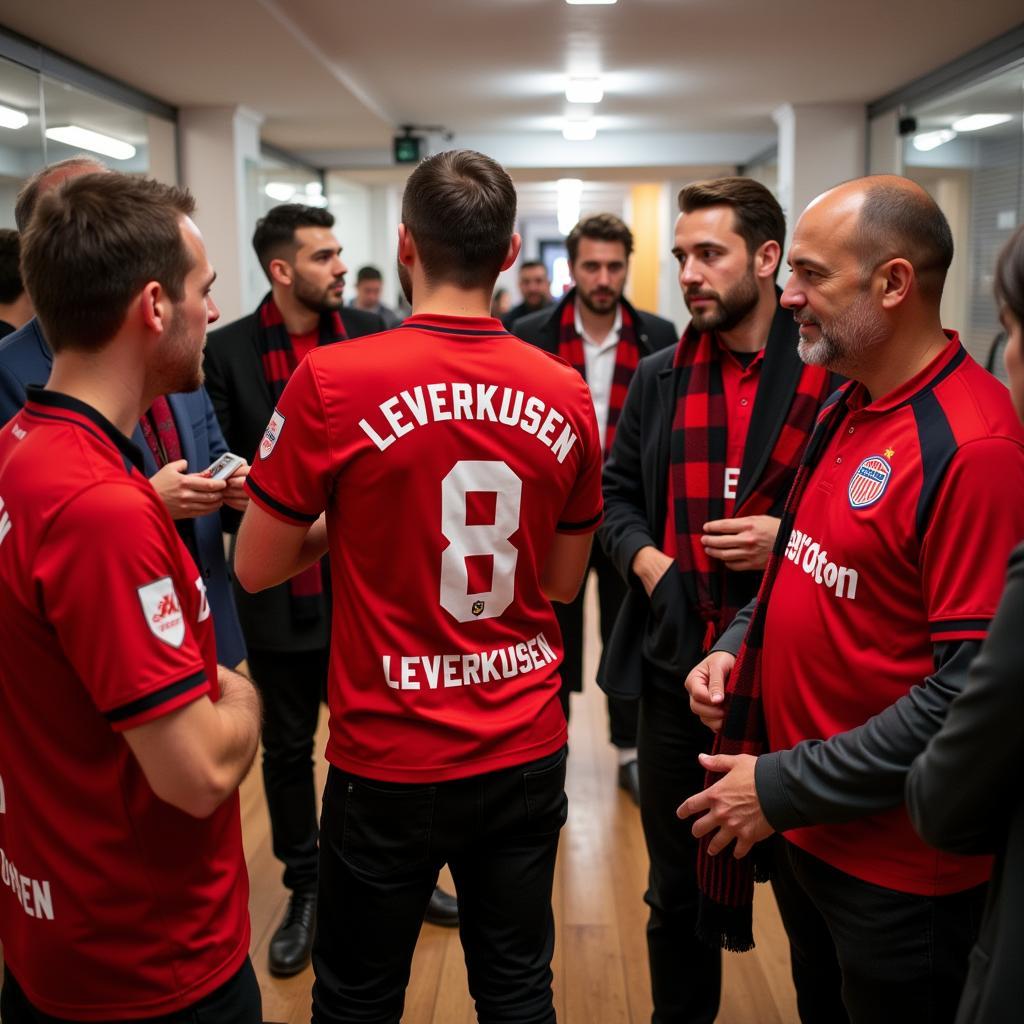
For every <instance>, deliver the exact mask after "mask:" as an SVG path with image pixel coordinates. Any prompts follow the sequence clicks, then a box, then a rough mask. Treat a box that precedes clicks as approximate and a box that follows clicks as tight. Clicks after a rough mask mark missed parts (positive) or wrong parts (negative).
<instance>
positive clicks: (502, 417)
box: [260, 383, 579, 462]
mask: <svg viewBox="0 0 1024 1024" xmlns="http://www.w3.org/2000/svg"><path fill="white" fill-rule="evenodd" d="M402 406H404V407H405V408H401V407H402ZM378 408H379V409H380V414H381V416H382V417H383V420H384V422H378V423H377V424H376V425H374V424H373V423H371V422H370V421H369V420H366V419H362V420H360V421H359V426H360V427H361V428H362V431H363V433H364V434H366V436H367V437H368V438H369V439H370V440H371V441H372V442H373V443H374V444H375V445H376V446H377V448H378V449H379V450H380V451H382V452H383V451H386V450H387V449H388V448H390V447H391V445H393V444H394V443H395V441H397V440H398V438H400V437H404V436H405V435H406V434H408V433H409V432H410V431H411V430H415V429H416V428H417V427H423V426H426V425H427V424H428V423H443V422H445V421H447V420H477V421H478V422H487V423H501V424H504V425H505V426H508V427H518V428H519V429H520V430H522V431H523V432H524V433H526V434H532V435H534V436H535V437H536V438H537V439H538V440H539V441H540V442H541V443H542V444H543V445H545V446H546V447H547V448H550V449H551V453H552V454H553V455H554V456H555V458H556V459H557V460H558V461H559V462H565V458H566V456H567V455H568V454H569V452H571V451H572V449H573V447H574V446H575V444H576V442H577V441H578V440H579V438H578V437H577V435H576V434H575V433H574V432H573V429H572V427H571V426H570V425H569V423H568V421H567V419H566V417H565V416H563V415H562V413H560V412H558V411H557V410H555V409H550V408H548V406H547V405H545V403H544V402H543V401H541V399H539V398H536V397H527V395H525V394H524V393H523V392H522V391H519V390H517V389H515V388H508V387H499V386H498V385H497V384H476V385H472V384H464V383H456V384H428V385H427V386H426V388H424V387H422V386H421V385H417V386H416V387H414V388H412V390H411V391H402V392H400V393H399V394H397V395H392V396H391V398H389V399H388V400H387V401H386V402H381V404H380V405H379V406H378ZM275 415H276V414H275ZM410 416H411V417H412V418H411V419H410V418H409V417H410ZM281 422H282V425H283V423H284V420H283V419H282V421H281ZM271 425H273V420H272V421H271ZM267 431H268V433H269V431H270V427H268V428H267ZM263 440H264V444H266V443H267V439H266V437H264V439H263ZM274 440H275V442H276V438H275V439H274ZM270 449H271V450H273V443H271V445H270ZM260 454H261V455H263V446H262V445H261V446H260ZM268 454H269V452H268ZM264 457H265V456H264Z"/></svg>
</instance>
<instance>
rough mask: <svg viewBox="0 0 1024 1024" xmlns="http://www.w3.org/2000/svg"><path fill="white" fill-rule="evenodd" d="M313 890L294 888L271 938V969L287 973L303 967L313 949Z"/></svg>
mask: <svg viewBox="0 0 1024 1024" xmlns="http://www.w3.org/2000/svg"><path fill="white" fill-rule="evenodd" d="M315 927H316V893H314V892H293V893H292V898H291V899H290V900H289V901H288V910H287V912H286V913H285V915H284V920H283V921H282V922H281V924H280V927H279V928H278V929H277V931H276V932H274V935H273V937H272V938H271V940H270V955H269V957H268V966H269V967H270V973H271V974H276V975H278V976H279V977H284V978H286V977H288V976H289V975H290V974H298V973H299V971H302V970H305V968H306V966H307V965H308V964H309V957H310V954H311V953H312V951H313V929H314V928H315Z"/></svg>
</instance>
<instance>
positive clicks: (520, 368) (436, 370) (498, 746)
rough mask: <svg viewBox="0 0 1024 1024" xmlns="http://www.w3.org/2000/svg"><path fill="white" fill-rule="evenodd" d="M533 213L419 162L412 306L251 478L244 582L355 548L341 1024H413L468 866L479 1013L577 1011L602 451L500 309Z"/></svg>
mask: <svg viewBox="0 0 1024 1024" xmlns="http://www.w3.org/2000/svg"><path fill="white" fill-rule="evenodd" d="M515 207H516V199H515V190H514V188H513V186H512V182H511V179H510V178H509V177H508V175H507V174H506V173H505V171H504V170H503V169H502V168H501V167H499V166H498V165H497V164H496V163H494V161H492V160H490V159H489V158H488V157H485V156H482V155H480V154H479V153H472V152H468V151H453V152H447V153H442V154H440V155H438V156H434V157H431V158H430V159H428V160H426V161H424V162H423V163H422V164H421V165H420V166H419V167H418V168H417V169H416V170H415V171H414V172H413V174H412V175H411V177H410V178H409V182H408V184H407V186H406V190H405V196H404V199H403V206H402V221H403V223H402V225H401V226H400V228H399V243H398V259H399V268H400V273H401V276H402V279H403V287H404V288H405V290H406V292H407V294H409V296H410V300H411V301H412V304H413V315H412V316H411V317H410V318H409V319H408V320H406V321H405V322H404V323H403V324H402V325H401V326H400V327H398V328H396V329H395V330H393V331H390V332H388V333H386V334H383V335H377V336H376V337H374V338H372V339H368V340H367V341H365V342H364V341H362V340H356V341H352V342H349V343H347V344H345V345H339V346H336V347H332V348H328V349H322V350H317V351H314V352H312V353H311V354H310V356H309V357H308V358H307V359H306V360H305V361H304V362H303V363H302V364H301V365H300V366H299V368H298V370H296V372H295V374H294V375H293V377H292V379H291V380H290V381H289V383H288V386H287V388H286V389H285V392H284V394H283V395H282V397H281V399H280V402H279V403H278V406H277V409H276V410H275V412H274V415H273V417H272V418H271V421H270V425H269V426H268V428H267V432H266V435H265V437H264V440H263V443H262V445H261V447H260V452H259V457H258V458H257V459H256V470H255V473H254V474H253V476H252V477H251V479H250V494H251V496H252V498H253V501H254V503H255V504H254V505H253V507H252V510H251V513H250V514H248V515H247V516H246V518H245V520H244V521H243V523H242V528H241V532H240V534H239V540H238V551H237V556H236V568H237V572H238V576H239V579H240V581H241V583H242V585H243V586H245V587H247V588H250V589H259V588H262V587H267V586H273V585H274V584H276V583H278V582H280V581H281V580H283V579H286V578H288V577H289V576H290V575H292V574H293V573H295V572H296V571H298V570H301V569H302V568H303V567H304V566H305V565H308V564H310V562H311V561H312V560H313V559H315V558H318V557H320V556H321V555H322V554H323V553H324V551H325V550H327V548H328V547H329V548H330V553H331V559H330V564H331V579H332V590H333V593H334V600H335V605H334V618H333V635H332V646H331V668H330V681H329V685H328V695H329V704H330V711H331V721H330V741H329V744H328V750H327V757H328V760H329V761H330V762H331V769H330V774H329V776H328V782H327V788H326V791H325V793H324V813H323V822H322V832H321V846H320V858H321V859H320V882H319V913H318V923H317V936H316V941H315V943H314V949H313V966H314V969H315V971H316V979H317V980H316V984H315V986H314V990H313V1019H314V1020H315V1021H317V1022H318V1024H327V1022H335V1021H339V1022H340V1021H351V1020H373V1021H395V1022H397V1021H398V1020H399V1019H400V1017H401V1014H402V1007H403V1003H404V991H405V986H406V983H407V981H408V977H409V966H410V961H411V958H412V951H413V946H414V944H415V942H416V936H417V933H418V932H419V928H420V922H421V921H422V919H423V911H424V909H425V907H426V904H427V900H428V899H429V897H430V893H431V891H432V889H433V886H434V883H435V881H436V879H437V875H438V870H439V868H440V866H441V865H442V864H443V863H445V862H446V861H447V863H448V864H449V866H450V867H451V871H452V875H453V877H454V879H455V884H456V888H457V890H458V893H459V914H460V929H461V935H462V941H463V946H464V949H465V953H466V963H467V968H468V972H469V984H470V989H471V991H472V993H473V996H474V998H475V1000H476V1007H477V1013H478V1015H479V1018H480V1020H481V1021H495V1020H502V1021H524V1022H525V1021H530V1022H542V1021H543V1022H547V1021H554V1019H555V1014H554V1010H553V1007H552V998H551V968H550V962H551V954H552V950H553V947H554V922H553V918H552V914H551V884H552V878H553V872H554V865H555V853H556V850H557V845H558V834H559V830H560V829H561V826H562V825H563V823H564V821H565V814H566V801H565V792H564V781H565V741H566V725H565V717H564V715H563V714H562V710H561V706H560V704H559V699H558V690H559V675H558V666H559V663H560V661H561V656H562V651H561V642H560V638H559V633H558V626H557V622H556V620H555V616H554V612H553V610H552V607H551V603H550V601H551V600H559V601H567V600H571V599H572V598H573V597H574V596H575V594H576V592H577V590H578V589H579V584H580V581H581V579H582V575H583V570H584V566H585V565H586V562H587V557H588V555H589V551H590V542H591V534H592V532H593V531H594V530H595V529H596V527H597V525H598V523H599V522H600V519H601V449H600V444H599V441H598V430H597V422H596V419H595V416H594V410H593V405H592V403H591V400H590V396H589V393H588V390H587V386H586V384H585V382H584V381H583V379H582V378H581V377H580V376H579V374H577V373H576V372H575V371H574V370H573V369H572V368H571V367H569V366H568V365H567V364H566V363H563V362H562V361H561V360H559V359H557V358H555V357H553V356H551V355H548V354H547V353H544V352H540V351H538V350H537V349H535V348H533V347H532V346H529V345H526V344H524V343H522V342H520V341H518V340H517V339H515V338H513V337H512V336H511V335H509V334H508V333H507V332H506V331H505V330H504V329H503V328H502V326H501V324H500V323H499V322H498V321H497V320H493V319H491V318H490V317H489V316H488V310H489V303H490V296H491V291H492V289H493V287H494V281H495V279H496V278H497V275H498V273H499V272H500V271H501V270H502V269H505V268H507V267H509V266H511V264H512V263H513V262H514V260H515V257H516V255H517V253H518V250H519V238H518V236H517V235H514V234H513V227H514V223H515ZM324 510H326V515H325V514H324ZM353 922H359V927H353Z"/></svg>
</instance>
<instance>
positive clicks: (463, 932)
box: [313, 749, 567, 1024]
mask: <svg viewBox="0 0 1024 1024" xmlns="http://www.w3.org/2000/svg"><path fill="white" fill-rule="evenodd" d="M566 807H567V802H566V797H565V750H564V749H562V750H561V751H559V752H558V753H556V754H552V755H550V756H548V757H545V758H541V759H540V760H537V761H532V762H530V763H528V764H523V765H519V766H517V767H515V768H508V769H505V770H502V771H497V772H491V773H488V774H486V775H475V776H472V777H471V778H468V779H458V780H456V781H453V782H440V783H437V784H435V785H413V784H395V783H386V782H374V781H372V780H369V779H363V778H359V777H357V776H354V775H349V774H347V773H346V772H342V771H340V770H339V769H337V768H334V767H332V768H331V770H330V773H329V775H328V777H327V787H326V789H325V791H324V809H323V818H322V822H321V846H320V887H319V901H318V913H317V931H316V939H315V941H314V944H313V969H314V971H315V972H316V983H315V984H314V986H313V1021H314V1024H341V1022H344V1024H398V1021H400V1019H401V1016H402V1009H403V1006H404V1003H405V988H406V985H407V984H408V981H409V968H410V964H411V962H412V954H413V948H414V947H415V945H416V937H417V935H418V934H419V931H420V925H421V924H422V922H423V915H424V913H425V911H426V909H427V902H428V901H429V899H430V894H431V893H432V892H433V889H434V885H435V883H436V881H437V876H438V872H439V871H440V868H441V865H442V864H444V863H445V862H446V861H447V863H448V866H449V867H450V868H451V872H452V877H453V878H454V879H455V888H456V890H457V892H458V894H459V933H460V938H461V940H462V948H463V950H464V952H465V957H466V969H467V972H468V974H469V989H470V992H471V994H472V996H473V999H474V1000H475V1002H476V1012H477V1017H478V1019H479V1020H480V1021H481V1022H482V1024H553V1022H554V1020H555V1011H554V1007H553V1005H552V997H551V955H552V953H553V951H554V946H555V924H554V917H553V916H552V912H551V887H552V882H553V880H554V871H555V854H556V853H557V850H558V834H559V831H560V830H561V828H562V825H563V824H564V823H565V817H566Z"/></svg>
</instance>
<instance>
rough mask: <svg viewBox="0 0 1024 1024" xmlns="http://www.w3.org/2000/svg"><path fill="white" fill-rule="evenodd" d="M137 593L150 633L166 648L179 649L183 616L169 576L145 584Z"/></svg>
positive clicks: (183, 629) (182, 638) (183, 622)
mask: <svg viewBox="0 0 1024 1024" xmlns="http://www.w3.org/2000/svg"><path fill="white" fill-rule="evenodd" d="M138 591H139V600H140V601H141V602H142V614H143V616H144V617H145V619H146V625H147V626H148V627H149V630H150V632H151V633H152V634H153V636H155V637H156V638H157V639H158V640H162V641H163V642H164V643H165V644H167V646H168V647H180V646H181V645H182V643H183V642H184V640H185V616H184V615H182V612H181V602H180V601H179V600H178V595H177V593H175V590H174V583H173V582H172V581H171V578H170V576H164V577H163V578H162V579H158V580H154V581H153V582H152V583H147V584H146V585H145V586H144V587H139V588H138Z"/></svg>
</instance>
